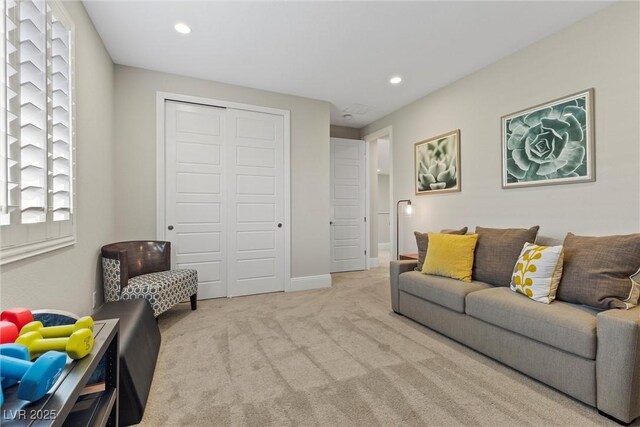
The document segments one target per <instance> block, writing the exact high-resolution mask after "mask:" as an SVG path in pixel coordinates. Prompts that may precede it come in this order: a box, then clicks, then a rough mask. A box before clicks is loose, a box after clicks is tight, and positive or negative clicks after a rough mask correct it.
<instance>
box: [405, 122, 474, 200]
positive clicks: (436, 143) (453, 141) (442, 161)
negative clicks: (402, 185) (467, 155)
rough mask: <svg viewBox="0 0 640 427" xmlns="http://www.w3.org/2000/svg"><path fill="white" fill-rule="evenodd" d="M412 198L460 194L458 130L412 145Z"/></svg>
mask: <svg viewBox="0 0 640 427" xmlns="http://www.w3.org/2000/svg"><path fill="white" fill-rule="evenodd" d="M413 154H414V174H415V190H416V196H424V195H426V194H439V193H451V192H459V191H462V185H461V182H460V129H456V130H454V131H451V132H447V133H443V134H442V135H438V136H435V137H433V138H429V139H425V140H424V141H420V142H417V143H415V144H414V151H413Z"/></svg>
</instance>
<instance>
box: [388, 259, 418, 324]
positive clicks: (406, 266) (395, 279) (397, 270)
mask: <svg viewBox="0 0 640 427" xmlns="http://www.w3.org/2000/svg"><path fill="white" fill-rule="evenodd" d="M417 265H418V262H417V261H414V260H405V261H391V265H390V267H389V272H390V279H391V308H392V309H393V311H395V312H396V313H400V307H399V305H398V298H399V292H400V289H399V288H398V286H399V285H400V275H401V274H402V273H406V272H407V271H412V270H413V269H414V268H416V266H417Z"/></svg>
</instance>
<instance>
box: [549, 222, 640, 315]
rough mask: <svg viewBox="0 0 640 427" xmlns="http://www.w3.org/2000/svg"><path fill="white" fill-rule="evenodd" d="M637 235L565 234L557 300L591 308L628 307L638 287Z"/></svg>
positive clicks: (639, 241) (639, 236)
mask: <svg viewBox="0 0 640 427" xmlns="http://www.w3.org/2000/svg"><path fill="white" fill-rule="evenodd" d="M638 270H640V234H628V235H625V236H605V237H587V236H576V235H575V234H572V233H568V234H567V237H565V239H564V269H563V273H562V279H561V280H560V286H559V287H558V295H557V299H558V300H561V301H566V302H572V303H577V304H584V305H589V306H591V307H596V308H601V309H610V308H622V309H626V308H631V307H632V306H634V305H637V304H638V297H639V295H640V289H639V285H638V283H637V282H635V283H634V281H633V280H632V278H635V280H639V279H640V277H638V276H640V274H638Z"/></svg>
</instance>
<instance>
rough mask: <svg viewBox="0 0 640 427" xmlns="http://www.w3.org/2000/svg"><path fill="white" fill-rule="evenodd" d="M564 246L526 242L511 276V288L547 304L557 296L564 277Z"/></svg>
mask: <svg viewBox="0 0 640 427" xmlns="http://www.w3.org/2000/svg"><path fill="white" fill-rule="evenodd" d="M562 260H563V248H562V246H540V245H535V244H533V243H525V244H524V247H523V248H522V252H520V257H518V261H517V262H516V266H515V268H514V269H513V275H512V276H511V290H512V291H515V292H519V293H521V294H524V295H526V296H528V297H529V298H531V299H532V300H534V301H538V302H542V303H545V304H549V303H551V302H552V301H553V300H554V299H555V298H556V292H557V291H558V284H560V278H561V277H562Z"/></svg>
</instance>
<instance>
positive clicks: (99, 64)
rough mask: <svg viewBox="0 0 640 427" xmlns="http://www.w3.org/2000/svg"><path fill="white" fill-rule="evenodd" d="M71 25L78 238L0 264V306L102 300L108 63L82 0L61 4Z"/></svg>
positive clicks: (109, 216) (66, 306)
mask: <svg viewBox="0 0 640 427" xmlns="http://www.w3.org/2000/svg"><path fill="white" fill-rule="evenodd" d="M64 6H65V7H66V8H67V10H68V12H69V14H70V16H71V19H72V20H73V22H74V23H75V28H76V34H75V39H76V65H75V66H76V70H75V71H76V132H77V134H76V162H77V169H76V173H77V176H76V215H77V221H78V223H77V243H76V244H75V245H74V246H71V247H67V248H64V249H59V250H57V251H53V252H49V253H47V254H43V255H39V256H35V257H31V258H28V259H25V260H22V261H17V262H14V263H11V264H7V265H4V266H2V272H1V274H0V282H1V287H0V289H1V291H2V292H1V293H0V306H2V308H7V307H12V306H24V307H28V308H55V309H61V310H69V311H72V312H75V313H78V314H90V313H91V306H92V292H93V291H94V289H95V290H97V291H98V292H97V294H98V295H97V296H98V303H100V301H101V300H102V295H101V294H102V279H101V277H99V276H100V274H101V270H100V268H99V264H98V252H99V249H100V247H101V246H102V245H103V244H105V243H109V242H111V241H113V239H114V237H115V210H114V208H113V202H114V178H113V172H114V144H113V129H114V120H113V105H114V78H113V63H112V62H111V58H110V57H109V55H108V54H107V52H106V50H105V48H104V46H103V44H102V41H101V40H100V38H99V36H98V34H97V32H96V31H95V29H94V28H93V24H92V23H91V21H90V20H89V17H88V16H87V14H86V12H85V10H84V7H83V6H82V4H81V3H80V2H76V1H73V2H71V1H69V2H65V3H64Z"/></svg>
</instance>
